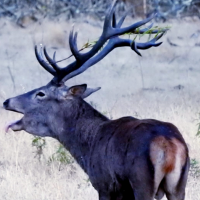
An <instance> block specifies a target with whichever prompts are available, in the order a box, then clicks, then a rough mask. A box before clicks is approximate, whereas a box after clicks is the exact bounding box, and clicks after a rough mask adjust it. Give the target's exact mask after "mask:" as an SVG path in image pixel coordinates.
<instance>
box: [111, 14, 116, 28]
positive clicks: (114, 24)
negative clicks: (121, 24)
mask: <svg viewBox="0 0 200 200" xmlns="http://www.w3.org/2000/svg"><path fill="white" fill-rule="evenodd" d="M116 26H117V21H116V15H115V13H113V19H112V27H113V28H116Z"/></svg>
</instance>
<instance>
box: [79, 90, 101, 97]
mask: <svg viewBox="0 0 200 200" xmlns="http://www.w3.org/2000/svg"><path fill="white" fill-rule="evenodd" d="M100 89H101V87H97V88H87V89H86V91H85V92H84V93H83V95H82V98H83V99H85V98H87V97H88V96H90V95H91V94H92V93H94V92H96V91H98V90H100Z"/></svg>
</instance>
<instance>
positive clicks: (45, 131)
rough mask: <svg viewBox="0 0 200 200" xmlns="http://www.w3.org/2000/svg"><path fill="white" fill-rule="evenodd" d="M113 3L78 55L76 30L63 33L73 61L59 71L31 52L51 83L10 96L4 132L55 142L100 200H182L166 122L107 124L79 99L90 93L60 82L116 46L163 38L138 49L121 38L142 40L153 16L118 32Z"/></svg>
mask: <svg viewBox="0 0 200 200" xmlns="http://www.w3.org/2000/svg"><path fill="white" fill-rule="evenodd" d="M115 6H116V1H114V2H113V3H112V5H111V7H110V8H109V9H108V12H107V14H106V17H105V20H104V25H103V31H102V34H101V36H100V38H99V40H98V41H97V42H96V44H94V46H93V47H92V48H91V49H90V50H88V51H87V52H85V53H82V52H80V51H79V50H78V47H77V32H74V30H72V31H71V32H70V34H69V46H70V50H71V52H72V54H73V56H74V58H75V61H73V62H72V63H70V64H69V65H67V66H66V67H60V66H58V64H57V62H56V53H54V54H53V58H51V56H49V54H48V53H47V50H46V48H45V47H44V48H43V47H40V51H39V50H38V48H37V45H36V46H35V55H36V58H37V60H38V62H39V64H40V65H41V66H42V67H43V68H44V69H45V70H46V71H48V72H49V73H50V74H52V75H53V78H52V80H51V81H50V82H49V83H48V84H47V85H45V86H42V87H40V88H37V89H34V90H32V91H29V92H27V93H24V94H22V95H19V96H16V97H13V98H9V99H7V100H6V101H5V102H4V103H3V106H4V108H5V109H6V110H9V111H13V112H17V113H21V114H23V117H22V118H21V119H20V120H17V121H15V122H12V123H10V124H9V125H8V126H7V128H6V130H7V131H8V129H12V130H13V131H21V130H24V131H26V132H27V133H30V134H32V135H34V136H40V137H52V138H54V139H57V140H58V141H59V142H60V143H61V144H63V146H64V147H65V148H66V149H67V150H68V151H69V152H70V153H71V155H72V156H73V157H74V158H75V160H76V161H77V163H78V164H79V165H80V166H81V168H82V169H83V170H84V172H85V173H86V174H87V175H88V176H89V179H90V181H91V184H92V185H93V187H94V188H95V189H96V190H97V192H98V195H99V200H153V199H154V198H156V199H157V200H160V199H162V198H163V196H164V195H166V197H167V199H168V200H184V198H185V187H186V183H187V177H188V171H189V166H190V160H189V152H188V148H187V145H186V143H185V141H184V139H183V136H182V135H181V133H180V132H179V130H178V128H177V127H176V126H174V125H173V124H171V123H168V122H162V121H158V120H155V119H137V118H134V117H131V116H126V117H122V118H119V119H113V120H111V119H109V118H108V117H106V116H104V115H103V114H101V113H100V112H99V111H97V110H96V109H95V108H93V107H92V106H91V105H90V104H89V103H87V102H86V101H85V100H84V99H85V98H87V97H88V96H90V95H91V94H93V93H95V92H97V91H98V90H99V89H100V87H98V88H89V87H87V84H81V85H74V86H71V87H68V86H67V85H66V84H65V82H66V81H67V80H69V79H71V78H73V77H75V76H77V75H79V74H81V73H83V72H84V71H86V70H87V69H88V68H89V67H91V66H93V65H94V64H96V63H97V62H99V61H100V60H102V59H103V58H104V57H105V56H106V55H107V54H109V53H110V52H111V51H112V50H114V49H115V48H118V47H130V48H131V49H132V50H133V51H135V52H136V53H137V54H138V55H141V53H140V52H139V49H140V50H146V49H149V48H151V47H157V46H159V45H161V43H162V42H157V40H159V39H160V38H161V37H162V36H163V34H164V32H159V30H153V31H152V33H153V34H154V33H155V34H156V35H155V37H154V38H153V39H150V40H149V41H147V42H144V43H139V42H136V41H135V40H131V39H125V38H120V37H119V36H121V35H123V34H125V33H130V32H131V33H135V34H143V33H144V32H146V31H147V30H149V29H150V28H151V27H152V24H151V25H150V26H148V27H147V28H143V29H138V28H139V27H141V26H142V25H144V24H146V23H148V22H150V21H151V20H152V19H153V18H154V17H155V15H152V16H150V17H149V18H146V19H144V20H141V21H139V22H137V23H134V24H132V25H130V26H127V27H124V28H122V27H121V26H122V24H123V22H124V20H125V17H126V14H125V15H124V16H122V17H121V18H120V20H119V21H117V20H116V15H115Z"/></svg>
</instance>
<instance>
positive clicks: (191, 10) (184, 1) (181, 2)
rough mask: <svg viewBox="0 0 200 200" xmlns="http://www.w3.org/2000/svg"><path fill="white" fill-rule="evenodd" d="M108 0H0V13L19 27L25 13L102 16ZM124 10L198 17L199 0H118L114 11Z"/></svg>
mask: <svg viewBox="0 0 200 200" xmlns="http://www.w3.org/2000/svg"><path fill="white" fill-rule="evenodd" d="M111 2H112V0H56V1H51V0H34V1H31V0H20V1H17V0H0V17H8V18H10V19H12V20H14V21H15V22H16V23H17V24H18V25H19V26H21V27H24V24H23V20H24V18H26V17H28V18H29V19H31V20H32V21H38V20H40V19H42V18H44V17H48V18H51V19H55V18H57V17H64V18H65V19H71V18H76V17H81V16H83V15H90V16H92V17H95V18H98V19H100V20H103V19H104V16H105V13H106V10H107V8H108V7H109V6H110V4H111ZM144 2H146V3H144ZM126 10H129V14H130V16H136V15H138V14H139V15H140V16H143V17H144V16H145V15H150V14H151V13H153V12H154V13H155V12H156V13H157V16H156V20H158V21H160V20H162V21H166V20H167V19H169V18H172V17H173V18H174V17H180V16H198V17H200V0H146V1H136V0H126V1H125V0H119V1H118V4H117V7H116V12H117V14H118V15H120V14H121V13H123V12H124V11H126ZM141 13H142V14H141Z"/></svg>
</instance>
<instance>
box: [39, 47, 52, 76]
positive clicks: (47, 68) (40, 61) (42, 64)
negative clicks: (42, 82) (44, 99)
mask: <svg viewBox="0 0 200 200" xmlns="http://www.w3.org/2000/svg"><path fill="white" fill-rule="evenodd" d="M35 55H36V58H37V60H38V62H39V63H40V65H41V66H42V67H43V68H44V69H46V70H47V71H48V72H49V73H51V74H52V75H53V76H56V71H55V70H54V69H52V68H51V66H50V65H49V64H47V63H46V61H45V60H44V59H43V56H42V47H41V54H39V52H38V49H37V45H35Z"/></svg>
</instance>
